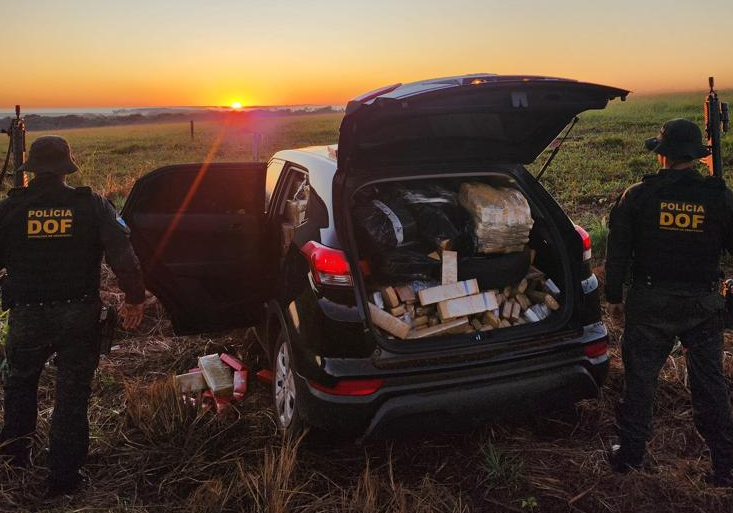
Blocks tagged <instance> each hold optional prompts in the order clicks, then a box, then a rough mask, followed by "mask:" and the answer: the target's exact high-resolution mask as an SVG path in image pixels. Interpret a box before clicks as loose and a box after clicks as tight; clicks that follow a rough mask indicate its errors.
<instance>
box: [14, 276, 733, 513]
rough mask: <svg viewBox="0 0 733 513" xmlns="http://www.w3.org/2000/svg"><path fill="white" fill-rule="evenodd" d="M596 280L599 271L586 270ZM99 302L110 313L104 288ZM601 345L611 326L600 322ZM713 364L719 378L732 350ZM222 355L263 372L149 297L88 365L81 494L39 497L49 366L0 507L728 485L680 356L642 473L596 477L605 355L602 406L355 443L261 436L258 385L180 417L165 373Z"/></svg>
mask: <svg viewBox="0 0 733 513" xmlns="http://www.w3.org/2000/svg"><path fill="white" fill-rule="evenodd" d="M597 271H598V273H599V274H601V276H602V273H601V269H600V268H599V269H597ZM106 290H107V292H105V294H104V296H105V300H106V301H108V302H112V303H116V302H119V300H120V298H119V294H118V293H117V292H115V291H114V288H113V285H112V283H108V284H107V287H106ZM609 326H610V329H611V333H612V338H613V341H614V342H616V341H617V340H618V338H619V334H620V330H619V327H618V326H616V325H614V324H613V323H610V324H609ZM726 350H727V353H726V356H725V365H726V371H727V376H728V380H729V384H730V383H732V382H733V355H731V353H732V352H733V339H730V338H729V339H728V340H727V344H726ZM220 351H227V352H229V353H232V354H236V355H238V356H240V357H241V358H243V359H244V360H246V361H247V363H248V364H249V365H250V366H251V367H252V368H253V369H258V368H261V367H263V366H265V365H266V362H265V361H264V359H263V356H262V353H261V352H260V350H259V348H258V346H257V344H256V343H255V342H254V340H253V337H252V336H250V334H249V333H248V332H246V331H235V332H230V333H226V334H221V335H219V336H217V337H213V338H211V337H203V336H201V337H175V336H174V335H173V334H172V331H171V329H170V325H169V323H168V321H167V320H166V319H165V316H164V314H163V312H162V310H161V308H160V306H159V304H158V303H157V302H156V301H155V299H154V298H150V299H149V305H148V308H147V317H146V320H145V322H144V324H143V326H142V327H141V328H140V329H138V330H137V331H135V332H134V333H130V334H127V335H126V336H125V338H124V339H122V340H120V348H119V350H117V351H114V352H113V353H112V355H111V356H110V357H103V358H102V361H101V363H100V367H99V371H98V373H97V376H96V378H95V380H94V396H93V399H92V403H91V406H90V419H91V432H92V443H91V451H90V455H89V462H88V465H87V467H86V472H87V474H88V477H89V482H90V484H89V486H88V487H87V488H86V490H84V491H83V492H81V493H80V494H79V495H77V496H76V497H73V498H62V499H58V500H56V501H53V502H44V501H43V499H42V493H43V478H44V477H45V468H44V466H43V462H44V458H45V455H44V453H43V450H42V448H43V447H44V445H45V443H46V433H47V432H48V424H49V421H50V417H51V413H52V399H53V386H52V384H53V378H54V369H53V366H49V368H48V369H47V372H46V373H45V374H44V376H43V378H42V383H41V390H40V394H39V401H40V403H39V404H40V418H39V435H38V444H37V446H36V450H35V452H34V455H33V467H32V468H30V469H29V470H27V471H13V470H11V469H9V468H8V467H7V466H2V467H0V511H2V512H11V511H19V512H24V511H54V512H61V511H74V512H83V511H100V512H101V511H105V512H106V511H110V512H135V513H142V512H177V511H181V512H184V511H185V512H220V511H227V512H229V511H232V512H233V511H237V512H239V511H246V512H249V511H251V512H261V511H262V512H273V513H286V512H288V513H290V512H304V513H305V512H360V513H361V512H375V513H376V512H436V513H437V512H441V513H442V512H462V513H463V512H484V511H487V512H488V511H521V512H527V511H529V512H539V511H542V512H545V511H546V512H560V511H577V512H587V513H591V512H634V513H641V512H647V511H648V512H652V511H654V512H657V511H679V512H688V511H689V512H724V511H732V510H733V490H725V489H716V488H711V487H707V486H706V485H705V484H704V483H703V481H702V478H703V475H704V473H705V471H707V470H708V469H709V460H708V454H707V451H706V449H705V446H704V444H703V442H702V440H701V439H700V437H699V436H698V435H697V433H696V432H695V430H694V428H693V425H692V415H691V405H690V398H689V390H688V388H687V386H686V377H685V360H684V355H683V354H681V353H678V354H675V355H673V356H672V357H670V358H669V360H668V362H667V365H666V366H665V368H664V370H663V373H662V376H661V379H660V386H659V391H658V397H657V399H658V400H657V404H656V407H655V416H654V429H655V431H654V438H653V440H652V441H651V443H650V457H649V459H648V460H649V461H648V464H647V467H646V468H645V469H644V471H643V472H636V473H632V474H631V475H627V476H619V475H615V474H613V473H611V472H610V471H609V469H608V465H607V464H606V462H605V459H604V450H605V448H606V447H607V445H608V443H609V442H610V441H611V440H612V439H613V436H614V426H613V417H614V408H615V405H616V404H617V402H618V398H619V394H620V392H621V388H622V370H621V367H620V361H619V351H618V347H617V346H616V345H614V346H613V347H612V349H611V372H610V376H609V379H608V382H607V384H606V386H605V387H604V391H603V397H601V398H600V399H598V400H592V401H584V402H583V403H581V404H579V405H578V406H577V408H576V409H575V410H574V411H567V410H565V411H562V412H558V413H553V414H547V415H539V416H529V415H523V416H514V417H508V418H504V419H497V420H496V421H495V422H493V423H491V424H489V425H487V426H484V427H480V428H476V429H473V430H470V431H462V432H457V433H421V434H415V435H414V436H413V437H408V438H405V437H403V438H400V439H396V440H392V441H381V442H367V443H364V444H359V443H356V442H355V441H354V440H348V439H339V438H334V437H324V436H322V435H318V434H314V435H312V436H310V437H309V438H307V439H306V440H301V441H294V442H286V441H283V440H282V439H281V438H280V437H279V436H278V434H277V432H276V428H275V422H274V419H273V412H272V410H271V409H270V393H269V389H268V387H266V386H265V385H263V384H261V383H258V382H256V381H252V382H251V383H250V391H249V393H248V395H247V397H246V399H245V400H244V401H243V402H242V403H241V404H239V405H238V406H236V407H235V408H233V409H232V410H231V411H230V412H229V413H228V414H227V415H226V416H224V417H217V416H216V415H214V414H213V413H211V412H207V411H202V410H197V409H195V408H191V407H187V406H185V405H184V404H183V402H182V401H181V400H180V398H179V397H178V394H177V393H176V390H175V388H174V386H173V384H172V382H171V379H170V377H171V376H172V375H173V374H175V373H180V372H183V371H185V370H186V369H189V368H191V367H193V366H195V363H196V357H197V356H199V355H203V354H208V353H213V352H220Z"/></svg>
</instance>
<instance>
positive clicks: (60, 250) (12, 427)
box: [0, 136, 145, 483]
mask: <svg viewBox="0 0 733 513" xmlns="http://www.w3.org/2000/svg"><path fill="white" fill-rule="evenodd" d="M44 157H46V158H45V159H44ZM64 157H65V158H64ZM27 166H28V167H29V168H30V169H31V170H32V171H35V172H36V174H37V176H36V178H35V179H34V180H32V181H31V182H30V183H29V184H28V187H27V188H22V189H14V190H12V191H11V192H10V194H9V198H7V199H5V200H3V201H0V269H2V268H5V269H6V271H7V276H5V277H4V279H3V283H2V294H3V308H4V309H8V308H9V309H10V316H9V332H8V338H7V344H6V357H7V362H8V366H9V373H8V376H7V380H6V383H5V419H4V420H5V422H4V426H3V430H2V433H1V434H0V441H3V442H6V443H5V445H4V446H3V448H2V451H3V452H4V453H6V454H9V455H11V456H12V457H13V458H14V462H15V463H16V464H18V465H24V464H26V463H27V458H28V452H29V448H30V436H31V435H32V434H33V433H34V431H35V429H36V418H37V411H38V409H37V388H38V380H39V377H40V374H41V372H42V370H43V368H44V366H45V363H46V361H47V360H48V359H49V357H50V356H51V355H52V354H54V353H55V354H56V365H57V378H56V390H55V404H54V410H53V418H52V423H51V432H50V454H49V458H50V461H49V467H50V470H51V479H52V480H54V479H55V480H56V481H58V482H62V483H63V482H64V480H65V479H71V478H72V477H73V478H75V477H76V476H78V470H79V469H80V468H81V466H82V465H83V464H84V460H85V458H86V454H87V450H88V446H89V425H88V420H87V406H88V403H89V396H90V393H91V381H92V377H93V375H94V371H95V369H96V367H97V363H98V361H99V337H98V327H99V314H100V309H101V303H100V298H99V285H100V274H101V260H102V256H103V255H106V259H107V262H108V263H109V264H110V266H111V267H112V269H113V271H114V272H115V274H116V275H117V278H118V281H119V285H120V288H121V289H122V290H123V291H124V292H125V295H126V302H127V303H131V304H140V303H142V302H143V301H144V299H145V288H144V285H143V282H142V275H141V272H140V266H139V262H138V260H137V257H136V256H135V254H134V252H133V250H132V247H131V245H130V243H129V230H128V229H127V227H126V226H125V224H124V222H122V220H121V219H120V218H119V217H118V216H117V213H116V212H115V209H114V207H113V206H112V204H111V203H109V202H108V201H107V200H105V199H104V198H102V197H101V196H99V195H97V194H95V193H93V192H92V191H91V190H90V189H89V188H86V187H80V188H72V187H69V186H67V185H66V183H65V182H64V179H63V175H64V174H68V173H69V172H73V170H75V169H76V166H75V164H73V160H72V159H71V155H70V150H69V148H68V143H66V141H65V140H63V139H62V138H60V137H54V136H46V137H41V138H39V139H38V140H36V142H34V143H33V146H32V147H31V152H30V155H29V161H28V164H27ZM41 169H43V170H44V171H45V172H43V173H40V170H41Z"/></svg>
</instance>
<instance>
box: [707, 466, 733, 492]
mask: <svg viewBox="0 0 733 513" xmlns="http://www.w3.org/2000/svg"><path fill="white" fill-rule="evenodd" d="M705 482H706V483H707V484H709V485H710V486H715V487H719V488H731V487H733V470H713V471H712V472H709V473H708V474H707V475H706V476H705Z"/></svg>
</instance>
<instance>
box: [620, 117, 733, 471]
mask: <svg viewBox="0 0 733 513" xmlns="http://www.w3.org/2000/svg"><path fill="white" fill-rule="evenodd" d="M645 145H646V148H647V149H648V150H649V151H652V152H655V153H656V154H657V157H658V160H659V163H660V164H661V167H662V169H661V170H660V171H659V172H657V173H655V174H651V175H647V176H645V177H644V178H643V180H642V181H641V182H640V183H637V184H634V185H632V186H631V187H629V188H628V189H626V191H625V192H624V193H623V194H622V195H621V196H620V197H619V199H618V200H617V201H616V205H615V206H614V207H613V209H612V211H611V215H610V219H609V234H608V245H607V254H606V298H607V301H608V308H607V309H608V313H609V314H610V315H611V316H612V317H616V318H618V319H620V318H621V317H622V316H624V313H625V329H624V337H623V342H622V348H621V351H622V358H623V364H624V394H623V399H622V402H621V404H620V408H619V413H618V418H617V424H618V427H619V434H620V442H619V444H618V445H615V446H613V448H612V450H611V452H610V454H609V460H610V463H611V466H612V468H613V470H614V471H617V472H628V471H630V470H632V469H641V468H642V467H643V462H644V455H645V451H646V443H647V441H648V440H649V438H650V436H651V428H650V423H651V417H652V405H653V398H654V393H655V390H656V385H657V378H658V375H659V372H660V370H661V369H662V366H663V365H664V362H665V360H666V359H667V357H668V356H669V354H670V352H671V351H672V349H673V347H674V345H675V342H676V340H677V339H679V340H680V342H681V343H682V345H683V346H684V347H685V349H686V357H687V372H688V375H689V384H690V390H691V392H692V404H693V420H694V422H695V426H696V428H697V430H698V432H699V433H700V435H702V437H703V438H704V439H705V441H706V442H707V444H708V447H709V448H710V455H711V459H712V472H711V473H710V475H709V476H708V479H707V481H708V482H709V483H710V484H713V485H716V486H732V485H733V473H732V471H733V421H732V420H731V408H730V402H729V398H728V390H727V388H726V382H725V376H724V373H723V366H722V357H723V330H724V298H723V296H722V295H721V293H720V291H721V283H720V277H721V274H720V258H721V255H722V252H723V251H724V250H727V251H728V252H733V193H731V191H730V189H728V188H727V187H726V185H725V182H724V181H723V180H722V179H720V178H715V177H710V176H702V175H701V174H700V173H698V171H697V170H696V169H695V164H696V161H697V160H698V159H701V158H704V157H706V156H707V155H708V154H709V151H708V149H707V147H705V146H704V145H703V144H702V133H701V131H700V129H699V128H698V126H697V125H696V124H695V123H693V122H691V121H688V120H686V119H673V120H671V121H668V122H666V123H665V124H664V126H663V127H662V130H661V133H660V134H659V135H658V136H657V137H653V138H650V139H647V140H646V141H645ZM628 270H630V271H631V279H632V283H631V286H630V288H629V290H628V293H627V295H626V300H625V301H624V297H623V284H624V280H625V277H626V274H627V271H628Z"/></svg>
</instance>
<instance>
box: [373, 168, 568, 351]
mask: <svg viewBox="0 0 733 513" xmlns="http://www.w3.org/2000/svg"><path fill="white" fill-rule="evenodd" d="M458 200H459V202H460V205H461V207H463V208H465V210H466V211H467V212H468V214H469V215H470V217H471V219H472V225H473V230H474V233H473V235H474V236H475V240H476V243H477V244H476V252H477V253H478V254H482V255H486V254H496V253H498V254H507V253H514V252H522V251H525V249H526V246H527V244H528V242H529V232H530V230H531V228H532V225H533V220H532V217H531V211H530V207H529V204H528V203H527V200H526V199H525V198H524V196H523V195H522V194H521V192H520V191H518V190H517V189H514V188H510V187H492V186H490V185H487V184H484V183H465V184H462V185H461V186H460V192H459V194H458ZM379 208H380V210H382V211H383V210H384V208H385V204H384V203H380V205H379ZM401 216H403V217H404V214H401ZM385 217H387V218H391V220H392V221H394V217H393V216H390V215H389V213H387V215H386V216H385ZM418 225H419V219H418ZM452 242H453V241H451V240H443V241H439V242H438V247H437V248H434V249H433V248H431V249H432V251H429V252H428V253H426V257H428V258H429V259H439V261H440V274H441V279H440V282H437V283H435V284H429V283H426V282H425V281H420V280H414V281H412V282H407V283H392V284H389V285H383V286H381V287H378V290H374V291H372V292H371V293H370V298H369V299H370V304H369V312H370V317H371V320H372V323H373V324H374V325H375V326H376V327H378V328H379V329H380V330H382V331H383V332H385V334H386V335H387V336H388V337H389V338H398V339H405V340H409V339H420V338H425V337H433V336H439V335H442V334H448V333H475V332H480V331H489V330H495V329H502V328H509V327H512V326H518V325H522V324H527V323H534V322H540V321H542V320H544V319H546V318H547V317H549V316H550V315H551V313H552V312H553V311H556V310H559V308H560V304H559V302H558V296H559V295H560V289H559V288H558V287H557V285H556V284H555V283H554V282H553V281H552V280H551V279H550V278H548V277H547V276H546V275H545V273H544V272H543V271H542V270H540V269H537V268H536V267H535V266H534V258H535V251H534V250H530V251H529V259H530V266H529V270H528V272H527V273H526V276H524V278H522V279H521V280H520V281H519V282H518V283H506V284H505V285H504V287H503V288H501V289H499V288H494V289H489V290H480V287H479V283H478V281H477V280H476V279H468V280H463V281H459V280H458V279H457V276H459V269H458V266H459V265H460V263H459V262H460V259H459V258H458V253H457V252H456V251H453V250H451V249H450V248H451V246H452Z"/></svg>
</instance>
